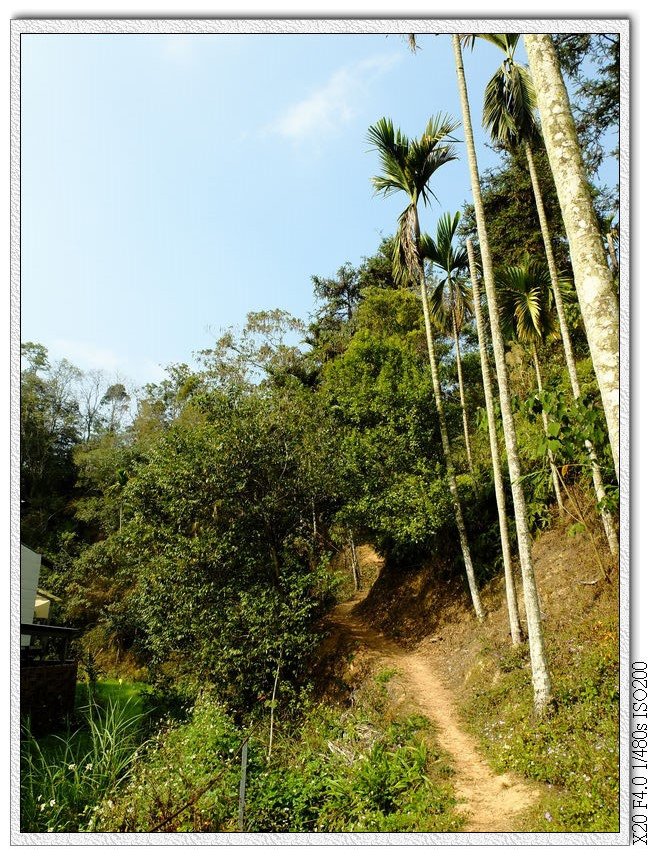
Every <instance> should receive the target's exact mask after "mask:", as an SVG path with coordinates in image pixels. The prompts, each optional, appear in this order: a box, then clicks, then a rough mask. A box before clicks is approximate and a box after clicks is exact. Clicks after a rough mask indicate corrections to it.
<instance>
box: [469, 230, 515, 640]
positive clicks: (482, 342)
mask: <svg viewBox="0 0 650 865" xmlns="http://www.w3.org/2000/svg"><path fill="white" fill-rule="evenodd" d="M467 259H468V262H469V273H470V278H471V281H472V296H473V299H474V316H475V318H476V331H477V333H478V347H479V354H480V358H481V375H482V377H483V391H484V393H485V410H486V412H487V421H488V431H489V436H490V454H491V455H492V474H493V475H494V493H495V495H496V500H497V511H498V514H499V534H500V535H501V553H502V555H503V574H504V578H505V584H506V601H507V604H508V619H509V621H510V636H511V638H512V642H513V644H514V645H515V646H516V645H518V644H519V643H521V640H522V634H521V622H520V621H519V608H518V606H517V589H516V587H515V579H514V575H513V573H512V559H511V558H510V539H509V537H508V517H507V514H506V494H505V490H504V488H503V474H502V473H501V458H500V456H499V439H498V436H497V423H496V418H495V416H494V396H493V394H492V381H491V380H490V365H489V363H488V352H487V343H486V338H485V322H484V321H483V310H482V309H481V295H480V291H479V285H478V276H477V273H476V262H475V260H474V250H473V248H472V244H471V241H470V240H469V239H468V240H467Z"/></svg>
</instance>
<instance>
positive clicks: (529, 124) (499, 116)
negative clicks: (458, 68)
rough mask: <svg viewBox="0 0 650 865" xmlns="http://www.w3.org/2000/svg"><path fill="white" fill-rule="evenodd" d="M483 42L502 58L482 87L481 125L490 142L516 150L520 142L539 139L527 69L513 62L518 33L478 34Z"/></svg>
mask: <svg viewBox="0 0 650 865" xmlns="http://www.w3.org/2000/svg"><path fill="white" fill-rule="evenodd" d="M480 36H481V38H482V39H485V40H486V41H487V42H491V43H492V44H493V45H496V46H497V47H498V48H500V49H501V50H502V51H503V52H504V53H505V55H506V56H505V59H504V61H503V63H502V64H501V66H499V68H498V69H497V71H496V72H495V73H494V75H493V76H492V78H491V79H490V80H489V82H488V85H487V87H486V88H485V99H484V103H483V126H484V127H485V128H486V129H487V130H488V132H489V133H490V135H491V137H492V140H493V141H496V142H499V143H500V144H503V145H504V147H506V148H507V149H508V150H510V151H512V150H515V149H516V148H517V147H518V146H519V145H520V144H521V143H522V142H524V141H527V142H529V143H530V144H534V143H536V142H537V141H539V139H540V133H539V127H538V125H537V120H536V118H535V109H536V107H537V97H536V95H535V88H534V86H533V82H532V80H531V77H530V75H529V73H528V70H527V69H526V68H525V67H524V66H522V65H521V64H520V63H517V61H516V60H515V49H516V48H517V43H518V42H519V34H518V33H481V34H480Z"/></svg>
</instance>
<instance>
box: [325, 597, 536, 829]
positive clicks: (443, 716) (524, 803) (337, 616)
mask: <svg viewBox="0 0 650 865" xmlns="http://www.w3.org/2000/svg"><path fill="white" fill-rule="evenodd" d="M362 597H363V596H362V595H359V596H357V597H356V598H355V599H354V600H352V601H349V602H347V603H345V604H339V606H337V607H336V608H335V610H334V611H333V612H332V615H331V621H332V623H333V624H335V625H336V626H337V627H339V628H341V629H343V630H344V631H346V632H347V633H348V634H349V635H350V636H351V637H352V638H353V639H354V640H355V641H357V642H358V643H359V644H360V645H361V646H362V647H364V649H365V650H366V651H367V652H368V653H369V654H370V655H371V659H372V660H373V661H374V662H377V663H383V664H385V665H389V666H390V667H392V668H394V669H397V670H398V672H399V673H400V674H401V680H402V684H403V686H404V688H405V690H406V699H407V700H408V702H409V704H412V705H413V706H414V707H415V708H417V710H419V711H420V712H421V713H422V714H423V715H425V716H426V717H428V718H430V719H431V720H432V721H433V722H434V724H435V726H436V728H437V738H438V742H439V743H440V746H441V747H442V748H444V750H445V751H446V752H447V753H448V754H449V755H450V757H451V758H452V760H453V764H454V769H455V774H454V776H453V784H454V787H455V790H456V795H457V797H458V800H459V802H460V803H461V804H460V805H459V810H460V811H462V812H464V813H465V814H466V815H467V823H466V824H465V830H464V831H466V832H512V831H514V829H513V825H514V818H515V817H516V816H517V815H518V814H519V813H520V812H521V811H523V810H525V809H526V808H528V807H529V806H530V805H531V804H532V803H533V802H534V801H535V799H536V798H537V796H538V795H539V794H538V791H537V790H536V788H535V787H533V786H532V785H531V784H529V783H527V782H524V781H523V780H521V779H518V778H515V777H514V776H512V775H510V774H504V775H497V774H495V773H494V772H493V771H492V769H491V768H490V767H489V765H488V763H487V761H486V760H485V759H484V758H483V757H481V756H480V754H479V753H478V751H477V749H476V746H475V744H474V741H473V739H472V738H471V737H470V736H469V735H468V734H467V733H465V732H464V731H463V730H462V729H461V727H460V725H459V723H458V720H457V713H456V709H455V707H454V702H453V698H452V695H451V693H450V691H449V690H448V689H447V688H446V687H445V686H444V685H443V684H442V681H441V679H440V677H439V675H438V674H437V672H436V670H435V666H434V663H433V661H432V660H431V658H429V657H426V656H425V655H423V654H422V653H421V652H418V651H415V652H409V651H407V650H406V649H403V648H402V647H401V646H399V645H398V644H397V643H395V642H393V641H392V640H390V639H388V638H387V637H385V636H384V635H383V634H380V633H378V632H376V631H373V630H372V629H371V628H370V627H368V626H367V625H366V624H365V623H364V622H363V621H362V619H360V618H359V617H358V616H355V615H354V607H355V606H356V604H357V603H359V601H360V600H361V599H362Z"/></svg>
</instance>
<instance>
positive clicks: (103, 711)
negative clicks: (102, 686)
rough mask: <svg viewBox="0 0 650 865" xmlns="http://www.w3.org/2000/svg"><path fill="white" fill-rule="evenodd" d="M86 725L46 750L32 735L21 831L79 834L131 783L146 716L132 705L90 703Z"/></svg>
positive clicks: (25, 759)
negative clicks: (106, 802) (113, 795)
mask: <svg viewBox="0 0 650 865" xmlns="http://www.w3.org/2000/svg"><path fill="white" fill-rule="evenodd" d="M82 713H83V716H84V721H85V723H84V726H83V728H80V729H79V730H76V731H74V732H71V733H68V734H66V735H62V736H51V737H49V739H48V744H47V746H46V745H45V744H44V743H42V742H39V740H37V739H36V738H35V737H34V736H33V735H32V734H31V733H30V731H29V730H26V731H25V735H24V738H23V742H22V748H21V802H20V805H21V814H20V823H21V831H22V832H78V831H82V830H83V829H84V828H85V827H86V826H87V825H88V823H89V821H90V820H91V818H92V814H93V813H94V811H95V810H96V808H97V807H98V806H99V803H100V802H101V801H103V800H105V799H106V798H107V797H109V796H110V795H111V793H113V792H116V791H117V789H118V787H119V786H120V785H121V784H122V783H123V782H124V781H125V780H126V778H127V777H128V776H129V773H130V771H131V769H132V766H133V763H134V761H135V759H136V756H137V754H138V750H139V748H138V746H139V741H140V730H141V727H142V723H141V722H142V719H143V715H142V714H141V713H134V711H133V707H132V706H131V705H130V701H126V702H125V703H121V704H120V703H116V702H113V701H110V700H109V701H108V702H107V704H106V705H105V706H100V705H98V704H97V703H95V702H91V703H90V704H89V705H88V706H86V707H85V708H84V709H83V710H82Z"/></svg>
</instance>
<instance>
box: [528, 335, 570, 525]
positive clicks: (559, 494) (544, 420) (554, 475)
mask: <svg viewBox="0 0 650 865" xmlns="http://www.w3.org/2000/svg"><path fill="white" fill-rule="evenodd" d="M533 364H534V366H535V377H536V379H537V393H538V394H540V395H541V393H542V392H543V390H544V388H543V386H542V372H541V370H540V368H539V356H538V354H537V346H536V345H535V343H533ZM542 426H543V427H544V435H545V436H546V438H547V439H548V415H547V414H546V410H545V409H542ZM549 460H550V463H551V480H552V481H553V490H554V491H555V499H556V501H557V506H558V508H559V509H560V512H561V511H562V510H564V504H563V502H562V488H561V487H560V478H559V476H558V472H557V465H556V464H555V457H554V455H553V454H552V453H551V454H550V456H549Z"/></svg>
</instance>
